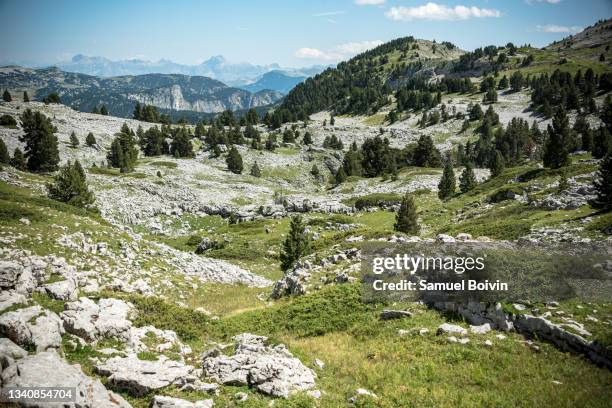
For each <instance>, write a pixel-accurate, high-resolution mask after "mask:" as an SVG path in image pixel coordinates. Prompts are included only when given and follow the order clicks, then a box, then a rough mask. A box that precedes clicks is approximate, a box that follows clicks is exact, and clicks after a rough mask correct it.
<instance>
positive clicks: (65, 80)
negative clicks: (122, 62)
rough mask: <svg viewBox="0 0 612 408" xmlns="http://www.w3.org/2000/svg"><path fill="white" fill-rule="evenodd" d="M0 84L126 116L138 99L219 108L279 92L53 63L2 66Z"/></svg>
mask: <svg viewBox="0 0 612 408" xmlns="http://www.w3.org/2000/svg"><path fill="white" fill-rule="evenodd" d="M0 89H9V90H10V91H11V92H14V93H15V94H16V95H20V93H22V92H23V91H28V93H29V94H30V97H31V98H32V97H33V98H34V99H35V100H41V99H42V98H43V97H44V96H46V95H47V94H49V93H50V92H57V93H58V94H59V95H60V97H61V100H62V103H64V104H65V105H68V106H72V107H75V108H77V109H78V110H81V111H86V112H89V111H91V110H92V109H93V108H94V106H97V107H100V106H101V105H102V104H104V105H106V106H107V108H108V110H109V112H110V114H111V115H114V116H121V117H130V116H131V115H132V112H133V110H134V106H135V105H136V102H140V103H144V104H147V105H153V106H156V107H158V108H160V109H162V110H164V111H172V112H180V111H185V112H187V111H189V112H192V113H193V112H199V113H218V112H222V111H223V110H226V109H231V110H243V109H249V108H255V107H260V106H265V105H269V104H272V103H274V102H276V101H278V100H279V99H280V98H281V97H282V94H281V93H279V92H277V91H272V90H267V89H266V90H260V91H257V92H251V91H248V90H244V89H240V88H234V87H230V86H227V85H225V84H224V83H222V82H220V81H217V80H215V79H212V78H208V77H204V76H188V75H183V74H145V75H125V76H117V77H106V78H104V77H98V76H92V75H85V74H79V73H74V72H65V71H62V70H60V69H58V68H55V67H53V68H42V69H33V68H22V67H3V68H0ZM174 116H176V115H174Z"/></svg>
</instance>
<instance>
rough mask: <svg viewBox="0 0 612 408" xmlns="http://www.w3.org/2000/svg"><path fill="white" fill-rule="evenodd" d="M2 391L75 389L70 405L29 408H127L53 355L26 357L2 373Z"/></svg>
mask: <svg viewBox="0 0 612 408" xmlns="http://www.w3.org/2000/svg"><path fill="white" fill-rule="evenodd" d="M2 385H3V386H4V387H75V388H76V399H75V401H74V402H70V403H57V404H54V403H46V402H45V403H38V404H37V403H28V404H27V406H30V407H41V408H43V407H44V408H48V407H74V408H76V407H79V408H120V407H123V408H127V407H130V406H131V405H130V404H129V403H128V402H126V401H125V400H124V399H123V398H122V397H121V396H120V395H118V394H115V393H114V392H112V391H109V390H107V389H106V388H105V387H104V385H102V383H101V382H100V380H97V379H93V378H90V377H88V376H86V375H85V374H84V373H83V371H81V369H80V368H79V366H78V365H70V364H68V363H67V362H66V361H65V360H63V359H62V358H61V357H60V356H59V355H58V354H57V353H56V352H55V351H44V352H41V353H38V354H35V355H30V356H26V357H24V358H22V359H20V360H18V361H16V362H14V363H13V364H11V365H9V366H8V367H7V368H6V369H4V370H3V371H2Z"/></svg>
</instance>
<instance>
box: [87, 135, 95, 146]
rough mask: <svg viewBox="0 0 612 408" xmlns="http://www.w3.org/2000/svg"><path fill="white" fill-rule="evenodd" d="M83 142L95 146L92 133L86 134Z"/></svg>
mask: <svg viewBox="0 0 612 408" xmlns="http://www.w3.org/2000/svg"><path fill="white" fill-rule="evenodd" d="M85 144H86V145H87V146H89V147H92V146H95V144H96V137H95V136H94V134H93V133H91V132H89V133H88V134H87V137H86V138H85Z"/></svg>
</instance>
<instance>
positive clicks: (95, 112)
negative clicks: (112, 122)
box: [91, 105, 100, 115]
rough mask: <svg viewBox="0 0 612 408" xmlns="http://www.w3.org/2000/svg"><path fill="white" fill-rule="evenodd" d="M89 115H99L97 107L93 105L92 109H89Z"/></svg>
mask: <svg viewBox="0 0 612 408" xmlns="http://www.w3.org/2000/svg"><path fill="white" fill-rule="evenodd" d="M91 113H94V114H96V115H99V114H100V111H99V110H98V107H97V106H95V105H94V107H93V108H92V109H91Z"/></svg>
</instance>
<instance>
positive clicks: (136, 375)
mask: <svg viewBox="0 0 612 408" xmlns="http://www.w3.org/2000/svg"><path fill="white" fill-rule="evenodd" d="M95 369H96V372H98V374H100V375H103V376H105V377H108V380H109V382H110V383H111V384H113V386H115V387H117V388H121V389H124V390H126V391H128V392H129V393H130V394H132V395H134V396H141V395H145V394H147V393H149V392H151V391H153V390H156V389H159V388H163V387H166V386H168V385H171V384H180V383H183V382H185V378H186V377H188V376H189V375H190V374H191V372H192V371H193V370H194V368H193V367H192V366H190V365H186V364H184V363H182V362H180V361H173V360H170V359H168V358H167V357H166V356H163V355H162V356H159V359H158V360H154V361H150V360H140V359H139V358H138V357H137V356H136V355H135V354H131V355H129V356H127V357H112V358H110V359H108V360H106V362H104V363H100V364H98V365H96V367H95Z"/></svg>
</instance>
